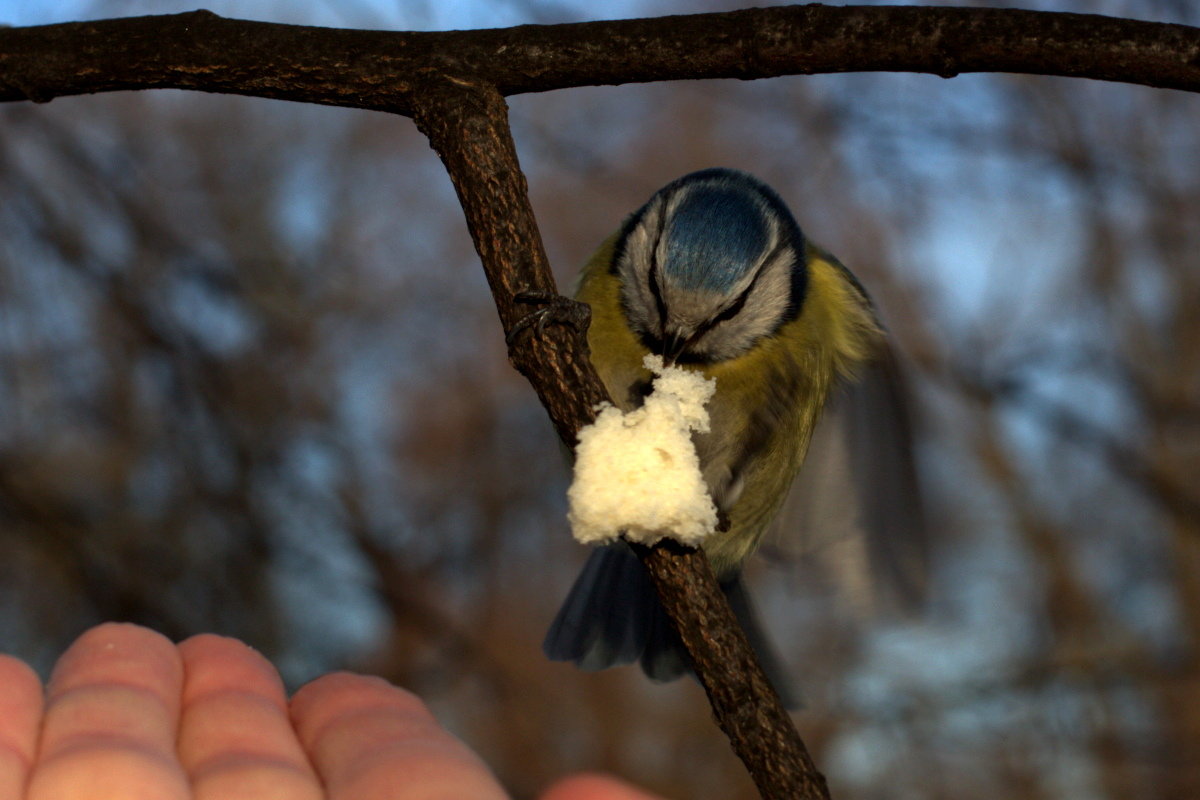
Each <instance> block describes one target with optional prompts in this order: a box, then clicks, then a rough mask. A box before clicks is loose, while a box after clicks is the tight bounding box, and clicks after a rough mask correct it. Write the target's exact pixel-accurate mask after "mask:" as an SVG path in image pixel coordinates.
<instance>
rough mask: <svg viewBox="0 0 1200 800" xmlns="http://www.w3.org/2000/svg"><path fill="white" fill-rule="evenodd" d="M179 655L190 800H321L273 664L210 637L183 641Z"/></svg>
mask: <svg viewBox="0 0 1200 800" xmlns="http://www.w3.org/2000/svg"><path fill="white" fill-rule="evenodd" d="M179 652H180V655H181V656H182V657H183V667H184V686H183V709H182V716H181V718H180V724H179V759H180V761H181V762H182V764H183V767H184V769H185V770H187V772H188V775H189V777H190V779H191V782H192V791H193V793H194V796H195V800H218V799H219V800H242V799H243V798H245V799H246V800H251V798H253V800H274V798H279V799H280V800H282V799H283V798H287V800H319V799H320V798H322V797H323V796H324V795H323V792H322V789H321V784H320V781H319V780H318V779H317V776H316V773H315V772H314V771H313V769H312V767H311V766H310V764H309V762H308V757H307V756H306V755H305V753H304V750H303V749H302V748H301V747H300V742H299V740H298V739H297V738H296V732H295V731H294V730H293V729H292V724H291V720H290V719H289V717H288V707H287V695H286V694H285V692H284V688H283V682H282V681H281V680H280V678H279V673H278V672H276V671H275V668H274V667H273V666H272V665H271V663H270V662H269V661H267V660H266V659H265V658H263V657H262V656H261V655H260V654H259V653H257V652H256V651H255V650H253V649H251V648H250V647H248V646H246V645H245V644H242V643H241V642H239V641H237V640H235V639H226V638H224V637H221V636H213V635H211V634H204V635H201V636H194V637H192V638H191V639H188V640H187V641H185V642H183V643H182V644H180V645H179Z"/></svg>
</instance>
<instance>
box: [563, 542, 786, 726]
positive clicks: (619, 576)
mask: <svg viewBox="0 0 1200 800" xmlns="http://www.w3.org/2000/svg"><path fill="white" fill-rule="evenodd" d="M721 589H722V590H723V591H724V592H725V596H726V597H727V598H728V599H729V604H730V606H731V607H732V608H733V613H734V614H735V615H736V616H737V618H738V622H740V623H741V625H742V629H743V630H744V631H745V632H746V636H747V638H749V640H750V644H751V646H752V647H753V648H754V652H756V653H757V654H758V660H759V663H760V664H762V667H763V670H764V671H765V672H766V673H767V678H768V679H769V680H770V681H771V683H772V685H773V686H774V687H775V691H777V692H779V696H780V697H781V698H782V700H783V702H784V705H786V706H787V707H788V708H797V707H799V706H800V704H801V703H800V698H799V696H798V695H797V693H796V692H795V691H794V690H793V688H792V686H791V683H790V681H789V680H788V679H787V674H786V672H785V671H784V669H783V665H782V663H781V662H780V660H779V658H778V656H777V655H776V654H775V651H774V650H773V649H772V648H771V646H770V644H769V643H768V642H767V638H766V636H765V634H764V632H763V629H762V626H761V625H760V624H759V622H758V615H757V614H756V613H755V611H754V607H753V605H752V604H751V602H750V595H749V594H748V593H747V592H746V587H745V586H744V585H743V583H742V580H741V576H740V575H734V576H733V577H731V578H729V579H727V580H723V581H721ZM542 650H544V651H545V653H546V657H547V658H549V659H551V660H552V661H573V662H575V664H576V665H577V666H578V667H579V668H580V669H585V670H599V669H605V668H607V667H613V666H617V665H619V664H630V663H633V662H634V661H640V662H641V665H642V671H643V672H645V673H646V675H647V676H648V677H649V678H650V679H651V680H655V681H671V680H675V679H676V678H678V677H680V676H681V675H685V674H691V673H692V666H691V659H690V658H689V657H688V654H687V651H686V650H685V649H684V647H683V642H682V641H680V639H679V634H678V633H676V631H675V627H674V625H672V624H671V620H670V619H669V618H668V617H667V613H666V611H664V610H663V607H662V604H661V603H659V601H658V595H657V594H656V593H655V591H654V585H653V584H652V583H651V582H650V576H649V575H647V574H646V569H645V567H643V566H642V563H641V561H639V560H638V558H637V556H636V555H634V553H633V551H632V550H630V549H629V547H628V546H626V545H624V544H621V543H617V544H613V545H609V546H607V547H602V548H598V549H597V550H595V551H593V552H592V554H591V556H589V557H588V560H587V563H586V564H584V566H583V571H582V572H580V573H579V577H578V578H576V580H575V585H574V586H572V587H571V591H570V593H569V594H568V595H567V599H566V600H565V601H564V602H563V606H562V608H561V609H560V610H559V612H558V616H556V617H555V618H554V622H552V623H551V624H550V630H549V631H548V632H547V633H546V640H545V642H543V644H542Z"/></svg>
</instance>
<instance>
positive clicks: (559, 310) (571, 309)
mask: <svg viewBox="0 0 1200 800" xmlns="http://www.w3.org/2000/svg"><path fill="white" fill-rule="evenodd" d="M513 300H514V301H516V302H518V303H526V304H529V305H537V306H540V308H536V309H534V310H533V311H530V312H529V313H528V314H526V315H525V316H523V317H521V318H520V319H519V320H517V321H516V322H515V323H513V326H512V327H511V328H509V329H508V332H507V333H506V334H505V335H504V342H505V344H507V345H508V346H509V348H512V346H513V343H514V342H516V340H517V336H519V335H520V334H521V332H522V331H526V330H528V329H529V328H535V329H536V330H537V333H538V336H541V335H542V334H543V333H545V332H546V326H547V325H552V324H554V325H569V326H570V327H572V328H574V329H575V330H576V332H578V333H581V334H582V333H585V332H586V331H587V328H588V324H589V323H590V322H591V320H592V310H591V308H589V307H588V305H587V303H580V302H579V301H578V300H572V299H571V298H569V297H563V296H562V295H561V294H556V293H555V292H546V291H540V290H525V291H521V292H517V294H516V296H515V297H513Z"/></svg>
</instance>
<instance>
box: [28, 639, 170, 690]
mask: <svg viewBox="0 0 1200 800" xmlns="http://www.w3.org/2000/svg"><path fill="white" fill-rule="evenodd" d="M131 680H132V681H136V682H137V683H139V684H145V685H146V686H147V688H149V689H151V690H153V691H155V692H156V693H157V694H159V695H161V696H163V697H164V698H171V697H172V696H173V697H174V698H175V699H176V702H177V701H178V696H179V686H180V685H181V683H182V681H183V663H182V661H181V659H180V657H179V652H178V650H176V648H175V645H174V643H172V642H171V640H170V639H168V638H167V637H166V636H163V635H162V634H161V633H158V632H157V631H152V630H150V629H149V628H143V627H142V626H141V625H134V624H132V623H128V622H105V623H102V624H100V625H97V626H95V627H94V628H91V629H89V630H87V631H85V632H84V633H83V634H82V635H80V637H79V638H78V639H76V640H75V642H74V643H73V644H72V645H71V646H70V647H68V648H67V651H66V652H65V653H63V654H62V657H61V658H59V659H58V663H56V664H55V665H54V670H53V672H52V673H51V676H50V681H49V683H48V685H47V693H48V694H49V696H50V697H51V698H54V697H56V696H58V695H60V694H62V693H63V692H66V691H69V690H71V689H74V688H76V687H78V686H83V685H90V684H97V683H113V684H126V683H129V682H131Z"/></svg>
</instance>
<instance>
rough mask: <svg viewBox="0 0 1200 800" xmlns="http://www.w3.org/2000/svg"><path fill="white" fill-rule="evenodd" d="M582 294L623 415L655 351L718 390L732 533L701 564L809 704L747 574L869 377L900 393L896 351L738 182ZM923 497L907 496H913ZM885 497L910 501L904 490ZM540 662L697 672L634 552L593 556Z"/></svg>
mask: <svg viewBox="0 0 1200 800" xmlns="http://www.w3.org/2000/svg"><path fill="white" fill-rule="evenodd" d="M575 297H576V299H577V300H580V301H582V302H584V303H587V304H588V305H589V306H590V307H591V312H592V322H591V326H590V328H589V329H588V335H587V336H588V345H589V347H590V350H591V359H592V363H593V364H594V365H595V367H596V370H597V372H598V373H599V375H600V378H601V380H602V381H603V382H604V385H605V387H606V388H607V389H608V392H609V395H610V396H611V397H612V399H613V402H614V403H616V404H617V405H618V406H619V407H620V408H621V409H622V410H624V411H630V410H633V409H635V408H637V407H638V406H639V405H640V404H641V403H642V400H643V398H644V397H645V396H646V395H647V393H648V392H649V390H650V382H651V378H652V376H651V375H650V373H649V372H648V371H647V370H646V368H645V367H644V366H643V363H642V362H643V358H644V356H645V355H647V354H648V353H654V354H657V355H660V356H662V357H663V359H664V360H665V361H666V362H667V363H668V364H675V365H677V366H681V367H684V368H686V369H691V370H696V371H699V372H701V373H703V374H704V375H705V376H707V377H710V378H715V379H716V393H715V395H714V396H713V398H712V400H711V401H710V402H709V404H708V410H709V414H710V429H709V431H708V432H707V433H696V434H694V435H693V441H694V443H695V446H696V451H697V454H698V455H699V459H700V465H701V471H702V474H703V477H704V480H705V482H706V484H707V486H708V490H709V492H710V494H711V496H712V499H713V502H714V504H715V505H716V507H717V511H718V519H719V520H720V524H719V526H718V530H717V531H716V532H714V533H713V534H712V535H711V536H710V537H709V538H708V539H707V540H706V541H705V543H704V550H705V551H706V553H707V555H708V557H709V560H710V561H711V563H712V566H713V569H714V571H715V572H716V575H717V578H718V580H719V581H720V583H721V586H722V589H723V590H724V591H725V593H726V595H727V596H728V598H729V600H730V603H731V605H732V607H733V610H734V612H735V613H736V614H737V616H738V618H739V621H740V622H741V623H742V626H743V628H744V629H745V631H746V633H747V636H748V637H749V638H750V641H751V644H752V645H753V646H754V647H755V649H756V651H757V653H758V655H759V657H760V661H761V662H762V664H763V667H764V669H765V670H766V672H767V674H768V677H770V678H771V680H772V682H773V683H774V685H775V687H776V689H777V690H778V691H779V692H780V694H781V696H783V698H784V699H785V701H787V702H789V703H790V704H792V705H794V704H795V697H794V695H793V693H792V691H791V688H790V685H789V681H787V680H786V679H785V678H784V675H783V670H782V668H781V666H780V662H779V660H778V659H777V658H776V656H775V655H774V653H773V651H772V650H771V648H769V647H768V646H767V642H766V638H765V636H764V635H763V633H762V630H761V628H760V625H759V623H758V621H757V618H756V616H755V614H754V613H753V609H752V607H751V605H750V600H749V596H748V595H747V593H746V590H745V588H744V586H743V584H742V580H741V571H742V565H743V564H744V563H745V561H746V559H747V558H748V557H749V556H750V555H751V554H752V553H753V552H754V551H755V549H756V548H757V547H758V545H759V543H760V542H761V541H762V539H763V536H764V533H766V531H767V529H768V527H770V525H771V523H772V520H773V519H774V518H775V517H776V515H777V513H778V512H779V511H780V508H781V506H782V505H783V503H784V499H785V497H786V496H787V495H788V491H789V488H790V487H791V486H792V484H793V481H794V480H795V479H796V477H797V473H798V472H800V468H801V464H802V462H803V461H804V458H805V452H806V450H807V449H808V446H809V441H810V439H811V437H812V434H813V430H814V428H815V427H816V426H817V423H818V420H819V419H820V418H821V416H822V411H823V409H824V408H825V406H826V404H827V401H828V400H829V398H830V397H831V395H832V394H834V390H835V387H837V386H839V385H855V381H856V379H862V378H863V377H864V374H867V379H866V380H864V381H863V383H864V385H866V386H868V387H870V393H872V394H875V395H879V394H883V395H888V394H889V392H890V389H891V384H890V378H889V375H890V374H891V373H892V369H891V359H890V357H889V356H888V348H887V344H886V342H887V340H886V337H885V335H884V332H883V328H882V326H881V325H880V323H879V321H878V319H877V318H876V315H875V312H874V309H873V307H872V304H871V301H870V299H869V298H868V296H867V294H866V292H865V291H864V290H863V288H862V286H861V285H860V284H859V282H858V281H857V280H856V279H855V278H854V276H853V275H852V274H851V273H850V271H849V270H847V269H846V268H845V267H844V266H842V264H841V263H839V262H838V261H837V259H835V258H834V257H833V256H831V255H830V254H829V253H827V252H825V251H824V250H822V249H821V248H820V247H818V246H817V245H815V244H813V243H812V242H810V241H809V240H808V239H807V238H806V237H805V236H804V234H803V233H802V232H801V230H800V227H799V226H798V225H797V224H796V221H795V220H794V219H793V218H792V215H791V213H790V212H789V211H788V209H787V207H786V206H785V204H784V203H783V201H782V200H781V199H780V197H779V195H777V194H776V193H775V192H774V191H773V190H772V189H771V188H770V187H768V186H767V185H766V184H764V183H762V182H761V181H759V180H758V179H756V178H754V177H752V176H750V175H748V174H746V173H743V172H739V171H736V170H732V169H723V168H714V169H706V170H702V171H700V172H694V173H691V174H689V175H685V176H684V177H682V178H679V179H678V180H676V181H674V182H672V183H670V184H668V185H667V186H665V187H663V188H662V189H660V190H658V191H657V192H656V193H655V194H654V195H653V196H652V197H651V198H650V199H649V201H647V202H646V204H645V205H643V206H642V207H641V208H640V209H638V210H637V211H636V212H635V213H633V214H632V215H631V216H630V217H629V218H628V219H626V220H625V222H624V224H623V225H622V226H621V228H620V229H619V230H618V232H617V233H616V234H614V235H613V236H611V237H610V238H609V239H608V240H607V241H605V242H604V243H603V244H602V245H601V246H600V249H599V250H598V251H597V252H596V253H595V255H594V256H592V258H591V259H590V261H589V262H588V263H587V265H586V266H585V267H584V269H583V270H582V272H581V274H580V277H579V283H578V288H577V291H576V293H575ZM875 375H882V384H883V386H884V390H883V391H882V392H881V391H880V390H879V385H880V380H875V379H874V377H873V376H875ZM889 413H891V412H889ZM864 416H865V418H866V425H867V426H872V425H873V426H875V427H878V426H879V425H878V420H877V419H875V415H873V414H870V413H868V414H866V415H862V414H860V415H859V416H858V419H859V420H860V421H862V420H863V418H864ZM884 416H887V414H885V415H884ZM839 417H841V418H843V419H847V418H848V419H851V420H852V421H853V420H854V419H855V417H854V415H853V414H851V415H846V414H840V415H839ZM872 420H874V421H872ZM884 427H887V426H884ZM893 427H896V428H898V430H899V435H898V436H895V435H893V436H892V437H891V441H890V443H889V444H888V446H893V445H895V446H898V447H899V448H900V449H904V447H905V446H906V445H907V428H906V427H905V426H904V425H902V424H901V425H899V426H893ZM883 438H885V439H886V438H888V437H883ZM897 442H898V444H897ZM899 460H900V461H901V462H905V461H908V459H907V456H906V455H901V456H900V458H899ZM909 464H911V462H909ZM807 471H808V470H805V472H807ZM909 489H911V484H910V486H909V488H907V489H904V490H902V492H901V495H903V494H915V493H914V492H912V491H909ZM887 500H888V501H889V502H891V501H894V500H895V501H898V502H899V503H901V504H902V505H904V504H906V503H913V499H912V498H906V497H903V496H900V497H899V498H897V496H896V495H895V493H894V492H893V493H891V494H890V495H889V496H888V498H887ZM912 511H913V509H912V508H909V509H907V510H904V509H901V510H899V511H896V512H893V513H896V514H897V515H898V516H904V514H905V513H910V512H912ZM877 516H879V515H877ZM886 522H887V521H886V520H884V524H885V525H886ZM906 524H907V523H906ZM910 527H911V526H910ZM904 535H908V534H904ZM881 539H882V541H884V542H886V541H887V536H886V535H884V536H882V537H881ZM884 549H886V547H885V548H884ZM897 571H899V572H904V569H903V568H901V569H898V570H897ZM543 649H544V650H545V652H546V655H547V656H548V657H549V658H551V659H553V660H562V661H573V662H575V663H576V664H577V665H579V666H580V667H581V668H584V669H602V668H606V667H609V666H613V665H617V664H626V663H631V662H633V661H640V662H641V665H642V668H643V670H644V671H645V673H646V674H647V675H648V676H649V677H651V678H652V679H655V680H671V679H674V678H677V677H679V676H680V675H683V674H685V673H687V672H689V671H690V662H689V659H688V656H687V654H686V651H685V650H684V649H683V645H682V642H681V641H680V640H679V637H678V634H677V633H676V632H675V630H674V628H673V626H672V624H671V622H670V620H669V619H668V618H667V616H666V613H665V611H663V609H662V607H661V605H660V604H659V601H658V598H657V595H656V594H655V591H654V588H653V586H652V585H651V583H650V579H649V576H648V575H647V574H646V573H645V569H644V568H643V567H642V565H641V562H640V561H639V560H638V559H637V557H636V556H635V554H634V553H633V552H632V550H631V549H630V548H629V547H628V546H627V545H624V544H621V543H618V544H614V545H609V546H606V547H602V548H598V549H597V550H595V551H594V552H593V553H592V554H591V556H590V557H589V559H588V560H587V563H586V564H585V566H584V568H583V571H582V572H581V574H580V575H579V578H578V579H577V580H576V582H575V584H574V586H573V588H572V589H571V591H570V593H569V595H568V597H567V599H566V601H565V602H564V604H563V607H562V609H561V610H560V611H559V613H558V615H557V617H556V618H555V620H554V622H553V623H552V625H551V627H550V630H549V633H548V634H547V636H546V640H545V643H544V646H543Z"/></svg>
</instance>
